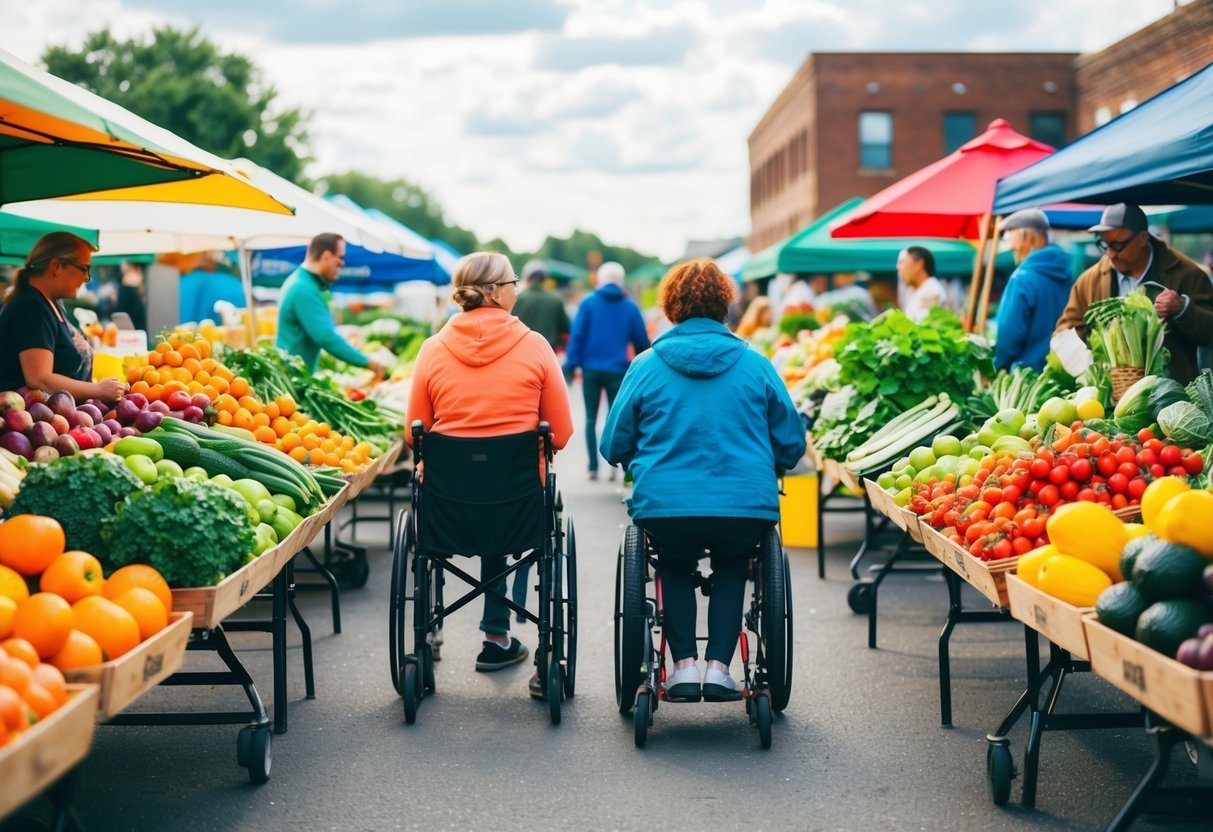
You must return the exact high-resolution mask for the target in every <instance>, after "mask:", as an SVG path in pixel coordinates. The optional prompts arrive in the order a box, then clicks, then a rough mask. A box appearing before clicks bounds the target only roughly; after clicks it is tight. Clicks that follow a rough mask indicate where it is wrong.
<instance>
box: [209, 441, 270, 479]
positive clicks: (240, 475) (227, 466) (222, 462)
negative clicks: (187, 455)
mask: <svg viewBox="0 0 1213 832" xmlns="http://www.w3.org/2000/svg"><path fill="white" fill-rule="evenodd" d="M198 465H200V466H202V467H203V468H205V469H206V472H207V473H208V474H210V475H211V476H212V477H214V476H217V475H219V474H227V475H228V476H229V477H231V478H232V479H233V480H242V479H245V478H246V477H249V476H250V473H249V469H248V468H246V467H244V466H243V465H241V464H240V462H238V461H237V460H235V459H232V458H231V457H227V456H224V455H223V454H221V453H219V452H218V451H212V450H210V449H209V448H200V449H199V450H198ZM253 479H256V477H253Z"/></svg>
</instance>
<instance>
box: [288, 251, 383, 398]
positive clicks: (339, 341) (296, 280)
mask: <svg viewBox="0 0 1213 832" xmlns="http://www.w3.org/2000/svg"><path fill="white" fill-rule="evenodd" d="M344 263H345V240H344V239H343V238H342V237H341V235H339V234H329V233H325V234H317V235H316V236H315V237H313V238H312V241H311V242H310V243H308V247H307V256H306V259H304V261H303V265H302V266H300V267H299V268H297V269H295V271H294V272H292V273H291V276H290V277H288V278H287V279H286V282H285V283H283V284H282V298H281V300H280V301H279V304H278V347H279V348H280V349H282V350H285V351H286V352H289V353H292V354H293V355H297V356H299V357H300V358H302V359H303V363H304V364H306V365H307V367H308V369H309V370H311V371H313V372H315V370H316V363H317V362H318V361H319V360H320V351H321V350H325V351H326V352H329V353H331V354H332V355H334V356H335V357H337V358H339V359H341V360H342V361H344V362H345V363H346V364H352V365H354V366H355V367H367V368H369V369H370V370H372V371H373V372H374V373H375V375H381V374H382V373H383V370H384V367H383V365H382V364H380V363H379V362H378V361H376V360H375V359H373V358H370V357H368V356H366V355H363V354H362V353H361V352H359V351H358V350H357V349H355V348H354V347H353V346H352V345H351V344H350V343H349V342H348V341H346V340H345V339H344V338H342V337H341V335H340V334H338V332H337V327H336V326H335V325H334V323H333V315H332V312H330V311H329V301H328V290H329V287H330V286H332V285H333V283H334V282H335V281H336V280H337V275H338V273H339V272H340V271H341V266H342V265H343V264H344Z"/></svg>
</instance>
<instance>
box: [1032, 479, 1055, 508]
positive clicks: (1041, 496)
mask: <svg viewBox="0 0 1213 832" xmlns="http://www.w3.org/2000/svg"><path fill="white" fill-rule="evenodd" d="M1060 498H1061V492H1059V491H1058V490H1057V486H1056V485H1053V484H1052V483H1050V484H1048V485H1042V486H1041V487H1040V491H1039V492H1038V493H1037V495H1036V499H1037V500H1038V501H1039V502H1040V504H1041V505H1042V506H1052V505H1056V504H1057V501H1058V500H1059V499H1060Z"/></svg>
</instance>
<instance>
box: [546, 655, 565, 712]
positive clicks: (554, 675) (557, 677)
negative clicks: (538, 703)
mask: <svg viewBox="0 0 1213 832" xmlns="http://www.w3.org/2000/svg"><path fill="white" fill-rule="evenodd" d="M547 694H548V711H549V714H550V716H551V717H552V724H553V725H559V724H560V700H561V699H563V698H564V668H562V667H561V666H560V662H558V661H557V660H556V659H555V658H553V659H552V662H551V664H549V665H548V686H547Z"/></svg>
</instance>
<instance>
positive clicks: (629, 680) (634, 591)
mask: <svg viewBox="0 0 1213 832" xmlns="http://www.w3.org/2000/svg"><path fill="white" fill-rule="evenodd" d="M644 579H645V549H644V532H642V531H641V530H640V529H639V528H638V527H636V526H628V528H627V531H625V532H624V535H623V545H622V546H621V547H620V550H619V564H618V566H617V568H616V570H615V702H616V704H617V705H618V706H619V713H621V714H626V713H627V712H628V711H630V710H631V709H632V705H633V703H634V701H635V700H634V697H635V691H636V689H637V688H638V687H640V682H641V680H642V678H643V674H642V672H641V668H642V667H643V666H644V661H645V658H646V656H645V654H644V631H645V626H646V622H645V614H644V603H645V602H644ZM646 718H647V716H646Z"/></svg>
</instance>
